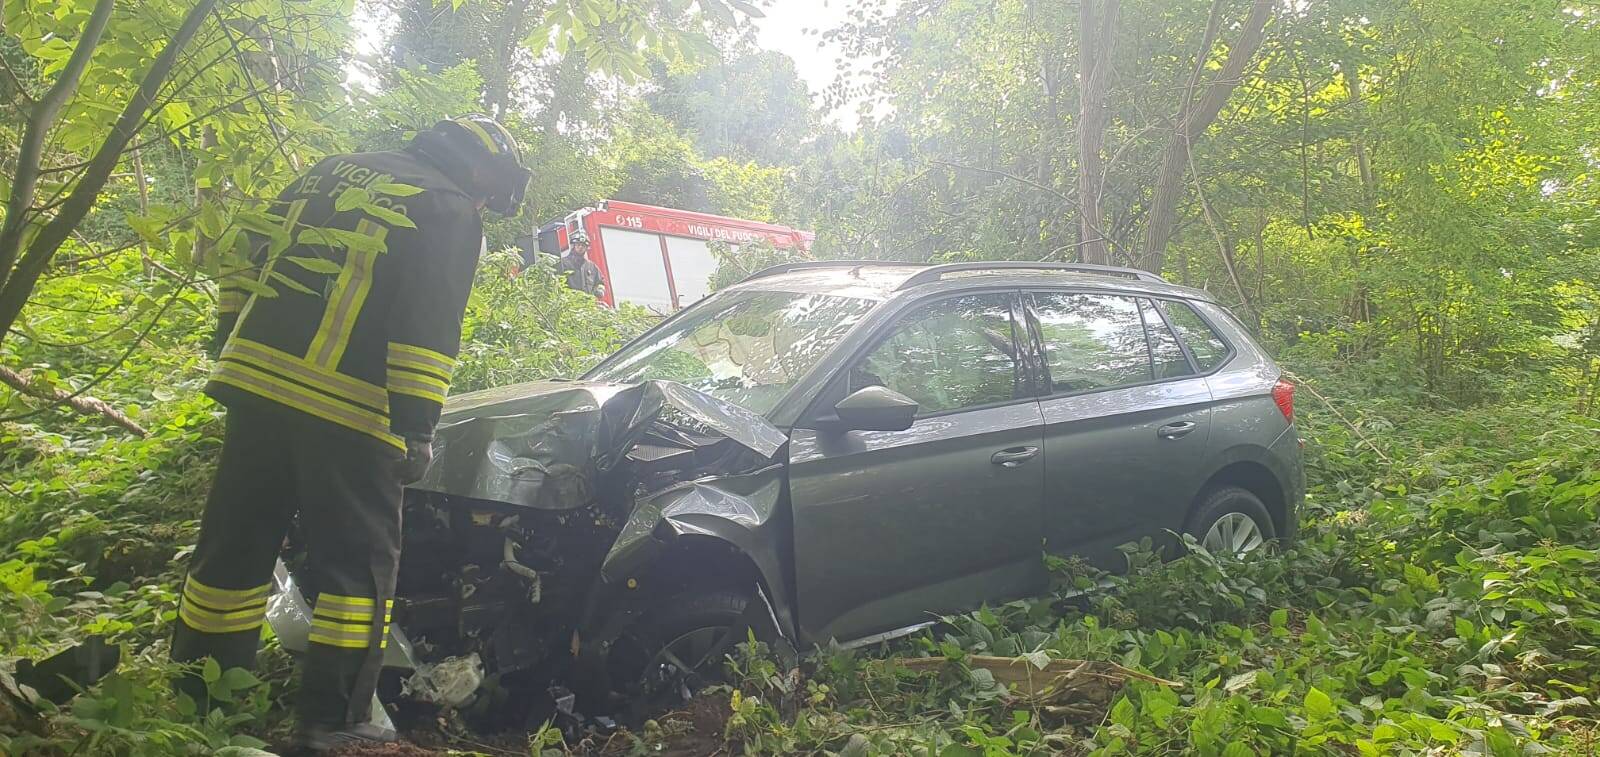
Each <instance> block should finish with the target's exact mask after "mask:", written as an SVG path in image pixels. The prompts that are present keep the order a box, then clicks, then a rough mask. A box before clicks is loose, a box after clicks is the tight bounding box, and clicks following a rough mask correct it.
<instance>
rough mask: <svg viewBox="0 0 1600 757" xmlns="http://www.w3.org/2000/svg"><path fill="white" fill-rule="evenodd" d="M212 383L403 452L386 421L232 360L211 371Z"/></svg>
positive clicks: (373, 414) (400, 442) (399, 439)
mask: <svg viewBox="0 0 1600 757" xmlns="http://www.w3.org/2000/svg"><path fill="white" fill-rule="evenodd" d="M211 380H212V381H215V382H217V383H221V384H227V385H229V386H234V387H238V388H240V389H243V390H245V391H247V392H250V393H252V394H256V395H260V396H262V397H265V398H267V399H270V400H273V401H275V402H281V403H283V404H285V405H288V406H289V407H292V408H294V409H296V410H299V411H301V412H303V413H307V414H309V415H313V416H316V417H318V418H321V419H323V420H325V421H329V422H331V423H337V424H339V425H341V426H344V427H345V428H349V429H352V430H355V431H359V432H361V433H363V434H367V435H369V436H372V437H374V438H376V439H378V440H380V441H383V442H386V443H388V444H391V445H393V446H395V447H397V448H399V449H401V450H404V449H405V448H406V443H405V440H403V439H401V438H400V437H398V436H396V435H395V434H394V433H392V432H391V431H390V430H389V419H388V418H385V417H383V416H381V415H379V414H377V413H373V412H370V411H366V410H362V409H360V408H358V407H355V406H353V405H349V404H347V403H344V402H340V401H338V400H335V399H333V398H331V397H328V396H326V395H322V394H318V393H316V392H314V391H312V390H310V389H306V388H305V387H301V386H297V385H295V384H291V383H289V382H288V381H285V380H283V379H280V378H278V377H277V376H273V375H271V374H267V373H263V372H261V371H259V370H257V369H255V368H252V367H250V366H248V365H243V364H241V363H238V362H235V361H232V360H226V361H223V362H220V363H218V364H217V367H216V370H214V371H212V373H211Z"/></svg>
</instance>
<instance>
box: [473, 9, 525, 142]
mask: <svg viewBox="0 0 1600 757" xmlns="http://www.w3.org/2000/svg"><path fill="white" fill-rule="evenodd" d="M532 1H533V0H511V2H509V3H507V4H506V11H505V17H504V18H503V19H502V20H501V23H500V24H499V25H498V27H497V29H496V34H495V38H496V39H495V41H496V44H495V46H494V47H495V49H494V54H495V58H496V61H495V66H494V72H493V73H492V74H491V75H490V77H489V79H488V81H486V82H484V105H485V106H486V107H488V109H489V112H490V113H493V114H494V117H495V118H505V117H506V111H508V110H510V109H511V80H512V76H513V74H512V71H513V69H514V65H513V64H514V63H515V62H516V56H517V51H518V50H519V49H521V47H522V22H523V19H525V18H526V17H527V15H528V5H529V4H530V3H531V2H532Z"/></svg>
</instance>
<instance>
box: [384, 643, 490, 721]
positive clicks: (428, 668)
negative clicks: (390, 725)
mask: <svg viewBox="0 0 1600 757" xmlns="http://www.w3.org/2000/svg"><path fill="white" fill-rule="evenodd" d="M482 685H483V661H482V660H481V659H479V658H478V653H477V652H473V653H472V654H469V655H466V656H464V657H446V658H445V659H443V660H440V661H439V662H438V663H436V664H433V665H429V664H426V663H424V664H422V665H418V666H417V672H416V673H413V674H412V675H411V676H410V677H409V678H407V679H405V680H404V681H402V682H401V684H400V693H401V695H403V696H408V697H412V698H415V699H418V700H421V701H423V702H431V703H433V704H442V705H445V706H448V707H461V706H463V705H465V704H467V703H469V702H471V701H472V700H473V698H474V697H475V696H476V695H477V693H478V687H479V686H482Z"/></svg>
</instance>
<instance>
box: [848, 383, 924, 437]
mask: <svg viewBox="0 0 1600 757" xmlns="http://www.w3.org/2000/svg"><path fill="white" fill-rule="evenodd" d="M833 409H834V411H835V412H837V413H838V414H839V424H838V426H836V428H838V429H839V430H841V431H904V430H906V429H908V428H911V423H912V422H913V421H915V420H916V419H917V401H916V400H914V399H911V398H910V397H907V396H905V395H904V394H901V393H899V392H897V391H895V390H893V389H890V388H888V387H886V386H869V387H866V388H864V389H858V390H856V391H855V392H853V393H851V395H850V396H848V397H845V398H844V399H842V400H839V404H837V405H834V406H833Z"/></svg>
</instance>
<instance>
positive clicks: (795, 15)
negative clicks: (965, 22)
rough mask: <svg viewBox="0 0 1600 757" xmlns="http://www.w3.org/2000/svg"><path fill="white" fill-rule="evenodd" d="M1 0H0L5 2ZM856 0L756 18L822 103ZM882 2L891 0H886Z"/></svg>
mask: <svg viewBox="0 0 1600 757" xmlns="http://www.w3.org/2000/svg"><path fill="white" fill-rule="evenodd" d="M3 2H4V0H0V3H3ZM855 2H857V0H771V2H770V4H768V5H767V6H766V7H765V8H764V9H763V10H764V11H765V12H766V17H765V18H760V19H756V32H757V34H756V41H757V44H759V45H760V46H761V47H763V48H765V49H768V50H776V51H778V52H781V53H783V54H785V55H788V56H789V57H790V58H793V59H794V62H795V67H796V69H797V70H798V71H799V73H800V78H801V79H802V80H803V81H805V83H806V86H807V87H809V88H810V89H811V96H812V99H813V100H814V101H815V102H816V103H817V105H818V106H819V107H820V106H821V105H822V93H823V91H824V90H826V89H827V88H828V85H830V84H832V83H833V81H834V78H835V77H836V75H837V72H836V68H835V66H836V65H837V62H838V60H839V58H840V57H841V56H840V51H839V49H838V46H837V45H826V46H824V45H823V44H822V36H821V34H820V32H821V31H823V30H827V29H833V28H836V27H838V26H839V25H840V24H843V23H844V21H845V18H846V14H847V13H848V12H849V10H850V7H851V5H853V4H854V3H855ZM884 2H885V4H888V3H890V2H893V0H884ZM382 19H383V14H380V13H376V12H374V9H373V4H372V0H363V1H362V2H359V3H357V9H356V17H355V27H356V30H357V32H358V34H359V37H358V39H357V43H356V50H357V54H358V55H374V54H376V53H378V52H379V50H380V49H381V47H382V42H383V35H384V34H385V33H386V31H387V30H386V29H385V28H384V27H385V26H386V25H387V24H385V23H384V22H383V20H382ZM346 74H347V77H346V80H347V81H348V82H349V83H350V84H353V85H358V86H365V87H371V86H373V84H374V82H373V79H372V76H371V75H370V74H369V73H368V72H366V71H365V70H363V69H362V68H361V67H360V66H359V65H353V66H351V67H350V68H349V70H347V72H346ZM828 118H829V119H830V120H832V121H834V122H835V123H837V124H839V125H840V126H843V127H845V128H847V129H850V128H854V127H855V125H856V108H855V104H854V103H850V104H847V105H846V106H844V107H842V108H839V109H837V110H835V111H834V112H832V113H829V114H828Z"/></svg>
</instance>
